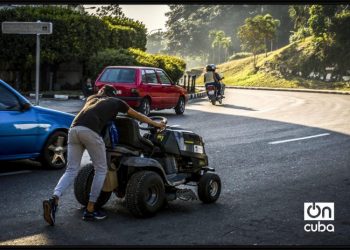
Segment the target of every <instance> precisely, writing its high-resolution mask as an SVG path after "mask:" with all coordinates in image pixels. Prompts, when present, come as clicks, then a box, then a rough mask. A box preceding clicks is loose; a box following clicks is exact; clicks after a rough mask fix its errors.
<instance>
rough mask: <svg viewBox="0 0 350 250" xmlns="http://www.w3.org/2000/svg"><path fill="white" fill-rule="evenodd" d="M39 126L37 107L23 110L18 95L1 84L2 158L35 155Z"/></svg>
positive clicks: (0, 122) (0, 127) (0, 149)
mask: <svg viewBox="0 0 350 250" xmlns="http://www.w3.org/2000/svg"><path fill="white" fill-rule="evenodd" d="M39 126H40V124H38V122H37V116H36V112H35V109H32V108H30V109H27V110H25V111H23V110H22V107H21V104H20V101H19V99H18V98H17V96H16V95H15V94H14V93H13V92H11V91H10V90H9V89H8V88H6V87H5V86H3V85H0V159H3V160H5V159H20V158H25V157H28V158H29V157H30V156H31V155H33V156H35V155H36V153H38V151H39V150H40V149H39V147H40V146H39V145H38V143H37V142H36V140H37V136H38V130H39Z"/></svg>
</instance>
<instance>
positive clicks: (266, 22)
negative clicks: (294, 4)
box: [261, 14, 280, 57]
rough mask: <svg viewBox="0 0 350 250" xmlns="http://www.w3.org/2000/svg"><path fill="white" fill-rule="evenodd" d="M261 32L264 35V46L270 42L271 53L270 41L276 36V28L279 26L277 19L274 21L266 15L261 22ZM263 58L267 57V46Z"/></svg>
mask: <svg viewBox="0 0 350 250" xmlns="http://www.w3.org/2000/svg"><path fill="white" fill-rule="evenodd" d="M261 24H262V26H261V31H262V32H263V33H264V35H265V44H267V41H268V40H270V42H271V51H272V41H273V39H274V38H275V36H276V30H277V27H278V26H279V25H280V21H279V20H278V19H274V18H273V17H272V16H271V15H270V14H266V15H265V16H264V17H263V20H261ZM265 56H266V57H267V45H266V46H265Z"/></svg>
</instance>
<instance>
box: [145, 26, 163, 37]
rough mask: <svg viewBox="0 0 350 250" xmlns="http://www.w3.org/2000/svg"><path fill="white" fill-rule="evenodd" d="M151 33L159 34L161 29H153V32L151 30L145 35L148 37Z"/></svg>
mask: <svg viewBox="0 0 350 250" xmlns="http://www.w3.org/2000/svg"><path fill="white" fill-rule="evenodd" d="M153 31H158V33H159V32H161V31H162V29H161V28H159V29H153V30H151V31H150V32H148V33H147V36H150V35H151V34H152V32H153ZM154 33H155V32H154Z"/></svg>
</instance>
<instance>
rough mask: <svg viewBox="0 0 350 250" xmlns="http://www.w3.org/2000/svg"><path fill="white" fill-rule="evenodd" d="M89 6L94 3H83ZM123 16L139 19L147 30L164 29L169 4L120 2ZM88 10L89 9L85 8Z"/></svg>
mask: <svg viewBox="0 0 350 250" xmlns="http://www.w3.org/2000/svg"><path fill="white" fill-rule="evenodd" d="M84 6H85V7H91V6H96V5H84ZM119 6H120V7H121V8H122V10H123V12H124V14H125V16H127V17H129V18H132V19H134V20H139V21H141V22H142V23H143V24H145V26H146V28H147V31H148V32H152V31H155V30H156V29H162V30H163V31H165V30H166V28H165V22H166V20H167V18H166V16H165V12H168V11H169V6H168V5H166V4H147V5H140V4H120V5H119ZM87 11H88V12H90V10H87Z"/></svg>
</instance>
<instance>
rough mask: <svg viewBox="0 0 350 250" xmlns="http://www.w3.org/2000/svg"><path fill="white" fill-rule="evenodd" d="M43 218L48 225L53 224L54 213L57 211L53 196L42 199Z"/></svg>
mask: <svg viewBox="0 0 350 250" xmlns="http://www.w3.org/2000/svg"><path fill="white" fill-rule="evenodd" d="M43 208H44V219H45V220H46V222H47V223H49V225H51V226H53V225H55V214H56V212H57V204H56V202H55V199H54V198H50V199H49V200H44V201H43Z"/></svg>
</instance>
